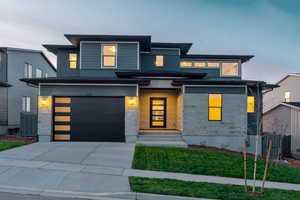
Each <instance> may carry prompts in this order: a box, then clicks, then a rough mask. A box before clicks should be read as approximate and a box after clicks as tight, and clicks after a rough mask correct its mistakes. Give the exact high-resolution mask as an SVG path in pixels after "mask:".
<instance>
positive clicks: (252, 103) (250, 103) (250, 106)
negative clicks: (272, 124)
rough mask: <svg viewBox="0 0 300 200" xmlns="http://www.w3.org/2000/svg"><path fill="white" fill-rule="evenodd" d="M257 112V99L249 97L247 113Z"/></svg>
mask: <svg viewBox="0 0 300 200" xmlns="http://www.w3.org/2000/svg"><path fill="white" fill-rule="evenodd" d="M254 111H255V99H254V96H248V99H247V112H248V113H254Z"/></svg>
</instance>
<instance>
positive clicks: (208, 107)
mask: <svg viewBox="0 0 300 200" xmlns="http://www.w3.org/2000/svg"><path fill="white" fill-rule="evenodd" d="M211 94H216V93H208V95H207V120H208V121H222V120H223V94H217V95H221V107H215V106H212V107H210V106H209V95H211ZM210 108H220V109H221V118H220V119H219V120H211V119H209V109H210Z"/></svg>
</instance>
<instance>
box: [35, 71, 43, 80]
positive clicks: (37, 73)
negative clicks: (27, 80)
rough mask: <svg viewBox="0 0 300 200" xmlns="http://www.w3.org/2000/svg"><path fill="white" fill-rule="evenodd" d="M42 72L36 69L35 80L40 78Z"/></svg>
mask: <svg viewBox="0 0 300 200" xmlns="http://www.w3.org/2000/svg"><path fill="white" fill-rule="evenodd" d="M42 73H43V72H42V70H40V69H36V74H35V77H36V78H42Z"/></svg>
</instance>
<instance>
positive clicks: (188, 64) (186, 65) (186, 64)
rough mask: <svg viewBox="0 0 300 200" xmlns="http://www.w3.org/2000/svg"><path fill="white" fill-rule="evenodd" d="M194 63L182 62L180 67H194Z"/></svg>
mask: <svg viewBox="0 0 300 200" xmlns="http://www.w3.org/2000/svg"><path fill="white" fill-rule="evenodd" d="M192 66H193V63H192V62H189V61H181V62H180V67H192Z"/></svg>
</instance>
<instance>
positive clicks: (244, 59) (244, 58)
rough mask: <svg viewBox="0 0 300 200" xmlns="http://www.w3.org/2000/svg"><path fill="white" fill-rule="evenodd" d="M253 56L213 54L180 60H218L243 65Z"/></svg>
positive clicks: (191, 56)
mask: <svg viewBox="0 0 300 200" xmlns="http://www.w3.org/2000/svg"><path fill="white" fill-rule="evenodd" d="M253 57H254V56H253V55H213V54H187V55H181V56H180V58H183V59H184V58H186V59H216V60H240V61H241V63H244V62H247V61H248V60H250V59H251V58H253Z"/></svg>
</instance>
